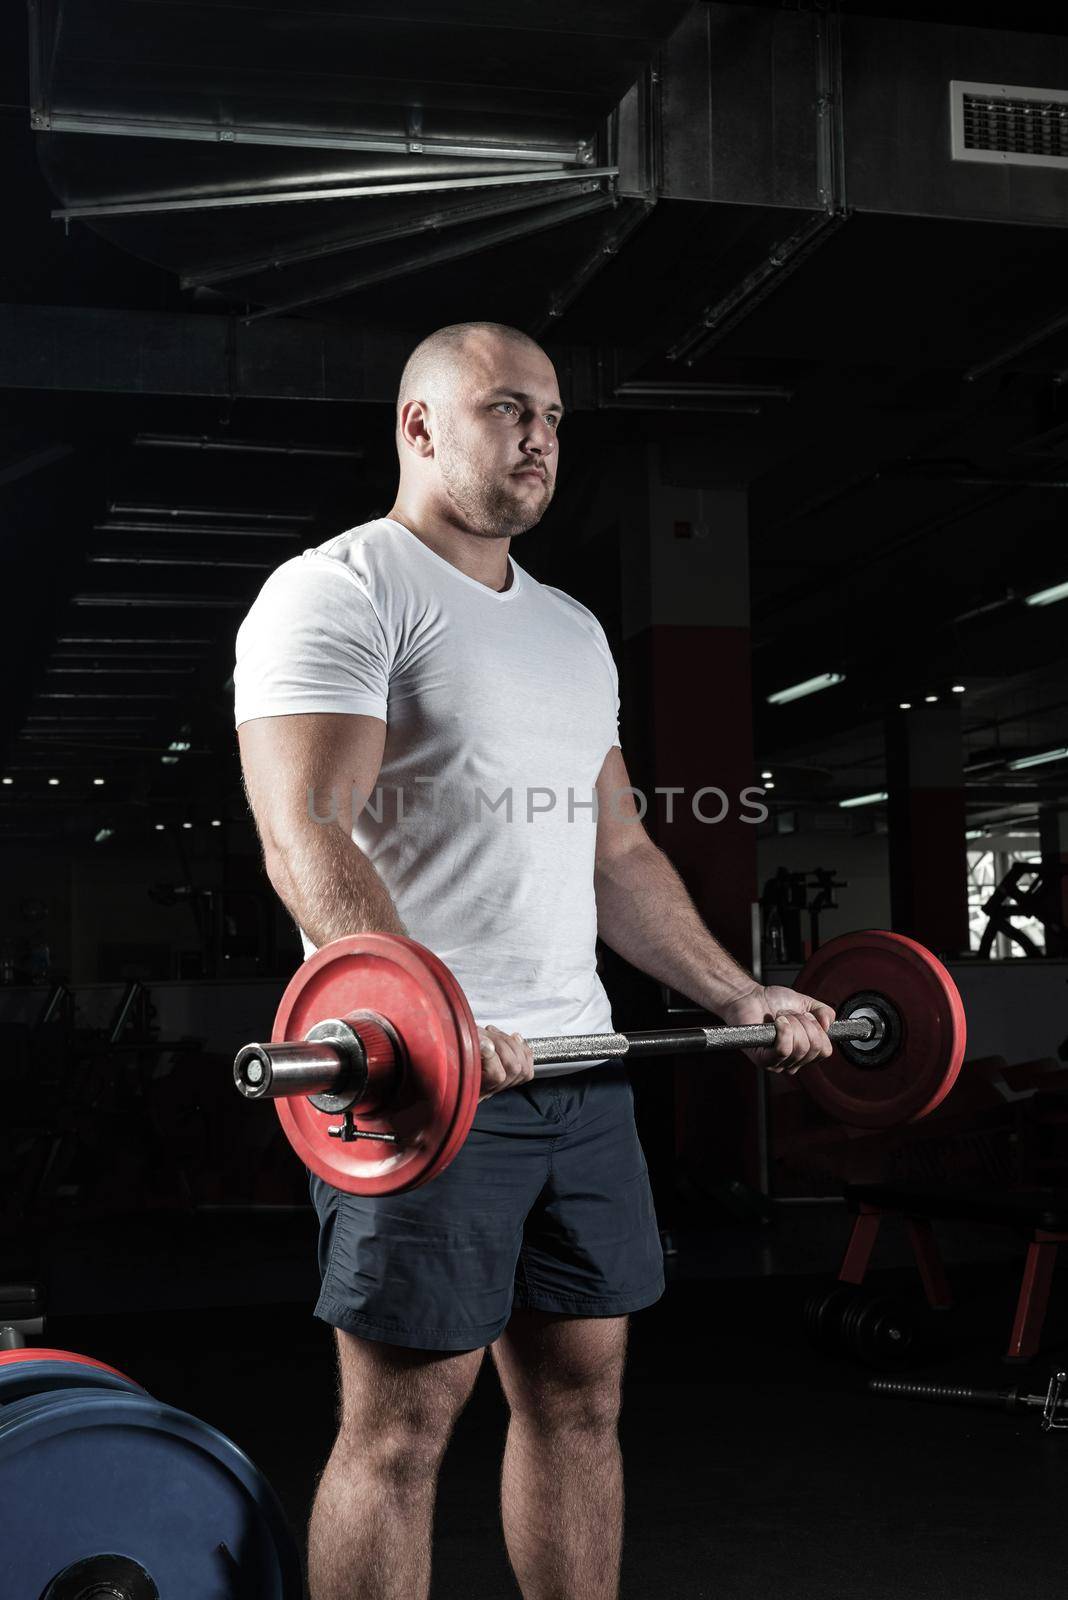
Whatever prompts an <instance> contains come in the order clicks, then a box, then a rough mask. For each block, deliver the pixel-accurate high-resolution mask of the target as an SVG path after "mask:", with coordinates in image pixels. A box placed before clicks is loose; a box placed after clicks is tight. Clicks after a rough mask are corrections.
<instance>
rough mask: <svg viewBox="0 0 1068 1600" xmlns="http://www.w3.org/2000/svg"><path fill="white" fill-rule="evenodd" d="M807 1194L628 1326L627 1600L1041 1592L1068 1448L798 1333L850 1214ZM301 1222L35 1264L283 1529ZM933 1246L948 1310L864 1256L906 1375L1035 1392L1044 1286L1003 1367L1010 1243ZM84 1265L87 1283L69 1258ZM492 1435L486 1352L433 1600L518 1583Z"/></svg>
mask: <svg viewBox="0 0 1068 1600" xmlns="http://www.w3.org/2000/svg"><path fill="white" fill-rule="evenodd" d="M803 1209H804V1216H803V1217H802V1216H801V1215H800V1211H799V1210H798V1211H784V1212H782V1213H781V1214H780V1220H779V1221H778V1223H777V1224H776V1225H774V1226H772V1227H770V1228H768V1227H763V1228H761V1227H757V1226H753V1225H747V1226H745V1227H742V1226H737V1225H729V1226H723V1227H721V1228H718V1229H715V1230H712V1231H706V1232H703V1233H701V1234H700V1235H696V1234H695V1235H693V1236H689V1235H684V1236H682V1237H681V1238H680V1239H679V1240H678V1241H677V1243H678V1251H679V1253H678V1255H677V1257H675V1258H673V1261H672V1266H671V1275H670V1283H669V1287H668V1291H667V1294H666V1295H665V1297H664V1299H663V1300H662V1301H661V1302H660V1304H659V1305H657V1306H656V1307H654V1308H653V1309H652V1310H650V1311H647V1312H644V1313H642V1314H641V1315H640V1316H638V1317H636V1318H635V1319H634V1320H633V1323H632V1335H631V1353H630V1361H629V1366H628V1373H627V1385H626V1401H625V1409H624V1422H623V1429H622V1432H623V1445H624V1451H625V1456H626V1462H627V1492H628V1513H627V1542H626V1552H625V1557H624V1575H623V1588H622V1595H623V1597H624V1600H637V1597H639V1596H647V1595H649V1594H653V1593H656V1594H665V1595H673V1596H679V1597H685V1600H705V1597H708V1600H711V1597H712V1596H715V1597H716V1600H758V1597H759V1600H765V1597H766V1596H767V1595H768V1594H769V1593H776V1592H783V1591H786V1592H789V1594H790V1595H791V1597H792V1600H842V1597H844V1596H853V1595H861V1596H863V1597H864V1600H904V1597H908V1600H926V1597H931V1600H935V1597H937V1600H965V1597H967V1600H1015V1597H1017V1596H1019V1597H1023V1596H1027V1597H1031V1596H1036V1597H1037V1596H1048V1595H1052V1594H1055V1593H1059V1592H1060V1590H1061V1587H1062V1585H1063V1573H1064V1570H1065V1565H1066V1562H1068V1534H1066V1531H1065V1522H1064V1518H1063V1515H1062V1509H1061V1506H1062V1496H1061V1493H1060V1490H1061V1486H1062V1472H1061V1471H1060V1470H1059V1468H1060V1466H1061V1463H1062V1460H1063V1455H1064V1451H1065V1449H1068V1439H1065V1438H1064V1437H1062V1436H1061V1434H1059V1433H1043V1432H1042V1431H1041V1428H1040V1425H1039V1420H1038V1416H1037V1414H1035V1413H1029V1414H1026V1415H1007V1414H1003V1413H1000V1412H994V1411H983V1410H973V1409H963V1408H948V1407H941V1406H932V1405H922V1404H916V1403H913V1402H909V1401H897V1400H890V1399H886V1398H883V1397H880V1396H877V1395H871V1394H869V1393H868V1392H867V1381H868V1379H869V1377H870V1376H871V1373H870V1371H869V1370H868V1369H866V1368H864V1367H862V1366H860V1365H858V1364H855V1363H852V1362H850V1361H848V1360H846V1359H843V1358H841V1357H840V1356H831V1355H828V1354H825V1353H822V1352H818V1351H816V1350H814V1349H813V1348H812V1347H811V1346H810V1345H809V1344H808V1342H807V1341H806V1338H805V1335H804V1332H803V1330H802V1325H801V1323H802V1315H801V1314H802V1307H803V1305H804V1302H805V1299H806V1298H807V1296H808V1295H809V1294H810V1293H811V1292H812V1290H813V1289H817V1288H821V1287H823V1286H825V1285H827V1284H829V1283H830V1281H831V1279H832V1278H833V1274H834V1269H835V1266H836V1263H837V1259H838V1256H839V1254H840V1251H841V1246H842V1243H843V1241H844V1238H845V1233H846V1229H847V1218H846V1216H845V1214H844V1212H843V1211H842V1210H841V1208H840V1207H827V1208H823V1207H805V1208H803ZM314 1237H315V1229H314V1218H313V1216H312V1214H311V1213H310V1212H308V1213H305V1212H293V1213H291V1214H284V1213H283V1214H271V1213H266V1214H260V1215H255V1216H247V1215H235V1214H233V1213H206V1214H200V1215H198V1216H195V1217H191V1218H187V1219H184V1220H183V1219H175V1218H163V1217H160V1218H159V1219H155V1218H152V1217H141V1218H140V1219H130V1220H129V1222H128V1223H127V1222H125V1221H123V1222H122V1223H121V1224H117V1223H115V1222H110V1223H107V1224H104V1223H100V1224H96V1225H94V1227H92V1228H91V1229H87V1228H85V1227H83V1228H80V1229H79V1230H77V1231H76V1232H74V1231H72V1232H68V1233H59V1234H57V1235H56V1236H55V1238H54V1241H53V1247H52V1257H51V1261H50V1264H49V1277H50V1303H51V1305H52V1306H53V1308H54V1309H53V1314H52V1315H51V1316H50V1318H49V1323H48V1328H47V1336H48V1342H49V1343H50V1344H55V1345H59V1346H64V1347H68V1348H74V1349H80V1350H90V1351H92V1352H93V1353H94V1355H96V1356H98V1357H99V1358H101V1359H103V1360H105V1361H108V1362H111V1363H113V1364H115V1365H117V1366H119V1367H120V1368H123V1369H124V1370H126V1371H128V1372H129V1373H130V1375H131V1376H132V1377H135V1378H136V1379H138V1380H139V1381H140V1382H142V1383H144V1384H145V1385H146V1387H147V1388H148V1389H150V1390H151V1392H152V1393H153V1394H155V1395H156V1396H157V1397H158V1398H159V1399H161V1400H164V1401H167V1402H169V1403H171V1404H174V1405H178V1406H180V1407H182V1408H184V1409H187V1410H190V1411H193V1412H195V1413H197V1414H198V1415H199V1416H202V1417H204V1418H205V1419H206V1420H208V1421H209V1422H211V1423H213V1424H214V1425H215V1426H216V1427H218V1428H220V1429H222V1430H223V1431H224V1432H225V1433H227V1434H229V1435H230V1436H231V1437H232V1438H233V1439H235V1440H236V1441H237V1442H238V1443H239V1444H240V1445H241V1446H242V1447H243V1448H244V1449H245V1450H246V1451H247V1452H248V1453H249V1454H250V1455H251V1456H252V1457H253V1459H254V1460H255V1461H256V1462H257V1464H258V1465H259V1466H260V1467H261V1468H262V1470H263V1471H264V1472H265V1473H266V1474H267V1476H268V1477H269V1479H270V1480H271V1482H272V1484H273V1485H274V1487H275V1490H276V1491H277V1493H278V1494H279V1496H280V1498H281V1500H282V1502H283V1505H284V1506H285V1509H286V1512H287V1514H288V1516H289V1519H290V1522H291V1524H292V1526H293V1528H294V1530H295V1531H296V1533H297V1535H298V1538H301V1539H302V1538H303V1528H304V1524H305V1522H306V1518H307V1513H308V1508H309V1505H310V1501H311V1496H312V1493H313V1489H314V1484H315V1479H316V1474H317V1472H318V1470H319V1468H320V1467H321V1465H322V1463H323V1461H324V1459H325V1457H326V1455H327V1453H328V1451H329V1448H330V1442H331V1437H332V1427H333V1407H334V1376H333V1352H332V1345H331V1335H330V1332H329V1330H328V1329H327V1328H326V1327H325V1326H323V1325H322V1324H320V1323H318V1322H316V1321H315V1320H314V1319H313V1318H312V1317H311V1315H310V1313H309V1301H310V1299H311V1296H312V1295H313V1293H314V1288H315V1279H314ZM801 1239H803V1240H804V1249H803V1250H800V1249H799V1248H798V1243H799V1241H800V1240H801ZM940 1239H941V1242H942V1245H943V1249H944V1253H945V1255H946V1258H947V1262H948V1264H949V1269H950V1276H951V1281H952V1285H953V1289H954V1293H955V1296H956V1300H957V1304H956V1307H955V1309H954V1310H953V1311H951V1312H948V1313H945V1314H942V1315H941V1316H939V1317H933V1316H932V1315H931V1314H929V1313H928V1314H926V1316H925V1314H924V1312H923V1310H922V1306H921V1303H920V1301H919V1299H918V1295H917V1289H916V1284H915V1280H914V1274H913V1272H912V1271H911V1270H910V1268H909V1266H908V1264H907V1260H906V1257H905V1253H904V1247H903V1245H902V1244H901V1243H900V1242H898V1241H895V1240H893V1239H892V1238H887V1239H886V1240H883V1241H880V1246H879V1250H880V1255H879V1258H878V1259H879V1261H880V1262H881V1263H883V1264H882V1265H880V1266H878V1267H877V1268H876V1269H875V1270H873V1272H872V1274H871V1275H870V1279H869V1283H870V1286H871V1287H872V1288H873V1289H877V1290H882V1291H886V1292H888V1293H891V1294H893V1295H895V1296H899V1297H900V1298H901V1299H902V1301H903V1302H904V1303H907V1304H910V1305H911V1306H913V1307H914V1308H915V1309H916V1314H917V1315H918V1316H919V1318H920V1320H921V1323H923V1324H924V1325H925V1326H926V1327H927V1329H928V1331H929V1334H930V1337H931V1340H932V1345H931V1348H930V1349H929V1350H928V1351H927V1353H926V1355H925V1357H924V1358H923V1361H922V1363H921V1364H918V1365H913V1366H912V1367H910V1369H909V1376H910V1377H919V1378H932V1379H936V1380H938V1381H942V1382H953V1383H961V1382H964V1383H973V1384H975V1385H977V1386H980V1387H987V1388H999V1389H1003V1388H1007V1387H1009V1386H1010V1385H1013V1384H1015V1385H1018V1386H1019V1388H1020V1389H1021V1390H1022V1391H1026V1392H1037V1391H1044V1390H1045V1387H1046V1383H1047V1380H1048V1376H1049V1373H1050V1372H1051V1371H1052V1370H1055V1369H1056V1368H1057V1365H1058V1361H1059V1360H1060V1361H1062V1362H1063V1360H1064V1358H1065V1357H1066V1356H1068V1305H1066V1301H1068V1293H1066V1291H1065V1289H1064V1287H1063V1285H1058V1284H1055V1286H1054V1295H1053V1301H1052V1304H1051V1308H1050V1314H1049V1318H1048V1323H1047V1334H1046V1339H1045V1344H1044V1349H1043V1353H1042V1355H1041V1356H1040V1357H1039V1358H1038V1359H1037V1360H1036V1361H1035V1362H1034V1363H1033V1364H1032V1365H1031V1366H1030V1367H1026V1368H1023V1369H1019V1368H1007V1367H1005V1366H1003V1365H1002V1363H1001V1360H1000V1356H1001V1351H1002V1349H1003V1347H1004V1343H1005V1338H1006V1335H1007V1332H1008V1325H1009V1321H1010V1319H1011V1308H1012V1304H1013V1301H1014V1297H1015V1289H1016V1284H1017V1281H1018V1274H1019V1262H1020V1256H1021V1249H1020V1246H1019V1244H1018V1243H1017V1242H1016V1241H1015V1240H1014V1239H1013V1238H1012V1236H1011V1235H1010V1234H1008V1233H1005V1234H1004V1235H993V1236H992V1235H991V1234H989V1233H986V1234H982V1235H980V1234H978V1233H976V1232H974V1231H972V1232H969V1231H968V1230H966V1229H963V1228H959V1229H957V1230H951V1229H942V1230H940ZM90 1244H91V1246H92V1250H91V1254H90V1253H89V1252H88V1250H87V1248H86V1247H87V1246H88V1245H90ZM90 1259H91V1261H92V1271H91V1274H90V1273H89V1272H87V1271H86V1270H85V1268H84V1266H80V1265H79V1263H84V1262H86V1261H87V1260H90ZM125 1285H136V1296H135V1295H134V1293H133V1292H132V1291H131V1290H126V1289H125V1288H124V1286H125ZM504 1426H505V1412H504V1407H503V1402H502V1400H501V1396H500V1393H499V1390H498V1387H497V1383H496V1378H495V1376H494V1374H493V1370H492V1367H491V1365H490V1364H489V1363H488V1362H487V1364H486V1366H485V1367H484V1369H483V1373H482V1376H481V1377H480V1379H479V1383H478V1385H477V1388H476V1391H475V1395H474V1397H473V1399H472V1402H471V1404H470V1405H469V1407H468V1409H467V1411H466V1412H465V1413H464V1415H463V1417H462V1419H461V1422H460V1425H459V1427H458V1429H457V1432H456V1435H455V1437H454V1440H453V1443H452V1445H451V1447H450V1450H449V1453H448V1456H447V1459H446V1463H445V1468H444V1471H443V1474H442V1481H441V1491H440V1497H439V1502H438V1514H437V1523H436V1532H435V1581H434V1587H433V1594H434V1596H435V1600H453V1597H456V1600H459V1597H460V1596H464V1597H465V1600H466V1597H468V1596H470V1595H472V1594H475V1595H478V1596H479V1597H480V1600H497V1597H500V1600H504V1597H506V1596H515V1595H516V1594H517V1590H516V1588H515V1585H514V1583H513V1582H512V1579H511V1576H510V1573H509V1569H508V1564H507V1560H506V1556H505V1552H504V1547H503V1542H502V1539H501V1534H500V1528H499V1522H498V1517H497V1508H496V1476H497V1466H498V1462H499V1459H500V1453H501V1447H502V1442H503V1435H504ZM1010 1485H1011V1510H1008V1509H1006V1500H1005V1496H1006V1487H1007V1486H1010Z"/></svg>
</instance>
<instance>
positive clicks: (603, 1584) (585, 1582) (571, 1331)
mask: <svg viewBox="0 0 1068 1600" xmlns="http://www.w3.org/2000/svg"><path fill="white" fill-rule="evenodd" d="M626 1346H627V1319H626V1318H625V1317H560V1316H552V1315H549V1314H547V1313H545V1312H538V1311H517V1312H514V1313H513V1315H512V1319H511V1321H510V1322H509V1324H508V1327H507V1328H506V1329H505V1331H504V1333H503V1334H502V1335H501V1337H500V1338H499V1339H498V1340H497V1342H496V1344H495V1345H493V1346H492V1350H493V1359H494V1362H495V1364H496V1367H497V1372H498V1374H499V1376H500V1380H501V1386H502V1388H503V1389H504V1393H505V1396H506V1398H507V1400H508V1404H509V1407H510V1408H511V1420H510V1422H509V1426H508V1439H507V1443H506V1445H505V1451H504V1468H503V1473H502V1478H501V1514H502V1517H503V1520H504V1537H505V1542H506V1544H507V1546H508V1555H509V1557H510V1559H511V1563H512V1568H513V1570H514V1572H515V1575H516V1578H517V1579H518V1582H519V1587H520V1588H521V1590H522V1591H523V1596H524V1600H616V1596H617V1595H618V1593H619V1559H620V1551H621V1548H622V1543H623V1464H622V1459H621V1456H620V1449H619V1436H618V1432H617V1423H618V1419H619V1404H620V1390H621V1387H622V1379H623V1363H624V1359H625V1356H626Z"/></svg>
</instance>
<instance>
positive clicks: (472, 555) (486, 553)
mask: <svg viewBox="0 0 1068 1600" xmlns="http://www.w3.org/2000/svg"><path fill="white" fill-rule="evenodd" d="M386 515H387V516H388V518H389V519H390V521H391V522H399V523H400V524H401V526H402V527H404V528H407V530H408V532H409V533H410V534H412V535H413V536H414V537H415V538H416V539H418V540H419V541H420V543H422V544H425V545H426V547H427V549H428V550H433V552H434V554H435V555H436V556H440V557H441V559H442V560H443V561H447V562H448V563H449V565H450V566H453V567H455V568H456V569H457V571H458V572H462V573H463V574H464V576H465V577H468V578H473V579H474V580H475V582H476V583H484V584H485V585H486V588H487V589H494V590H496V592H497V593H498V594H501V593H503V591H504V590H505V589H510V588H511V586H512V582H513V577H512V566H511V563H510V561H509V560H508V547H509V545H510V544H511V542H512V541H511V540H510V539H507V538H505V539H481V538H479V536H478V535H477V534H475V533H467V532H466V531H465V530H464V529H463V528H453V527H450V526H449V525H448V524H441V523H435V524H432V525H430V526H429V527H428V525H427V522H426V521H425V520H424V519H422V518H419V517H417V516H416V515H415V514H414V513H413V512H412V511H411V510H410V509H406V508H405V507H404V506H403V505H402V504H401V502H400V501H397V503H396V504H395V505H394V507H393V509H392V510H391V511H388V512H387V513H386Z"/></svg>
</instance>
